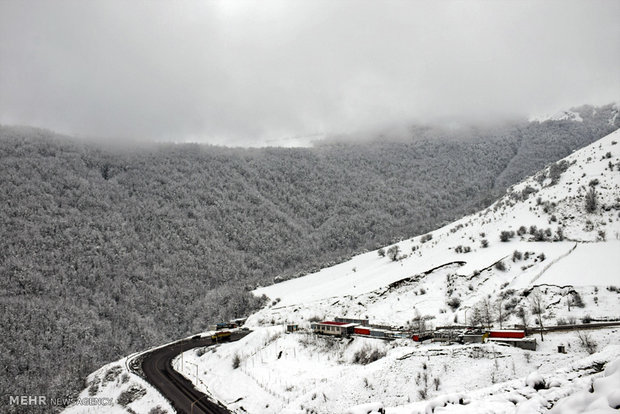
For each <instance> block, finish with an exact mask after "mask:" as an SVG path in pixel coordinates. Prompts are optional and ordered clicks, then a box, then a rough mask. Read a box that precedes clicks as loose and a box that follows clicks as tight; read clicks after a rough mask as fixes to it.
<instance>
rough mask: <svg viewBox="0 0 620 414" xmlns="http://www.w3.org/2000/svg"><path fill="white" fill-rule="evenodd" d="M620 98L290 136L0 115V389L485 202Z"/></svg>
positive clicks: (230, 309) (593, 131) (142, 344)
mask: <svg viewBox="0 0 620 414" xmlns="http://www.w3.org/2000/svg"><path fill="white" fill-rule="evenodd" d="M584 111H586V112H588V113H590V114H591V113H594V111H593V108H591V107H587V108H586V109H585V110H584ZM614 113H617V110H616V109H614V107H612V106H607V107H603V108H597V110H596V113H595V114H594V115H591V116H589V117H586V116H585V115H584V117H583V122H575V121H546V122H542V123H539V122H534V123H522V124H514V125H510V126H505V127H502V128H498V127H496V128H494V129H493V130H485V131H480V133H479V134H473V135H474V136H472V134H467V135H468V136H467V137H466V138H462V139H459V133H458V131H453V132H451V133H444V132H438V131H433V130H430V131H427V132H426V133H425V134H424V136H422V137H416V136H412V137H410V139H406V140H402V139H401V140H395V141H390V140H389V139H388V140H382V141H370V142H365V143H364V144H355V143H325V144H322V145H318V146H316V147H315V148H297V149H285V148H266V149H231V148H222V147H213V146H206V145H189V144H188V145H172V144H168V145H155V144H152V145H146V144H144V145H140V146H138V145H136V146H133V147H132V148H131V149H128V148H123V149H120V148H110V147H104V146H101V145H95V144H87V143H85V142H80V141H78V140H73V139H70V138H68V137H62V136H58V135H55V134H53V133H51V132H47V131H43V130H36V129H31V128H18V127H0V177H1V180H2V181H1V185H0V201H1V203H2V206H3V207H2V209H1V210H0V223H1V228H0V231H1V234H0V283H1V284H2V289H1V291H0V292H1V296H0V318H1V319H0V320H1V322H0V324H1V327H2V333H3V335H2V336H1V339H0V343H1V346H0V349H2V350H3V352H1V353H0V369H1V370H3V372H2V376H1V377H0V378H1V380H0V381H1V383H0V388H1V389H3V390H5V394H19V395H25V394H36V395H41V394H45V395H49V396H62V395H68V394H72V393H73V392H75V391H77V390H79V389H80V388H82V386H83V384H82V381H83V378H84V377H85V375H86V374H87V373H89V372H91V371H93V370H94V369H95V368H97V367H99V366H100V365H102V364H103V363H105V362H106V361H110V360H114V359H117V358H119V357H120V356H122V355H126V354H128V353H130V352H133V351H137V350H142V349H145V348H147V347H149V346H152V345H157V344H160V343H162V342H165V341H169V340H172V339H176V338H179V337H181V336H184V335H189V334H191V333H195V332H198V331H200V330H202V329H204V328H205V327H206V325H207V323H208V322H209V321H211V322H212V321H215V320H217V319H221V318H229V317H234V316H241V315H242V314H244V313H247V312H249V311H251V310H253V309H256V307H257V306H259V304H260V301H259V300H258V299H256V298H253V297H252V296H251V295H250V294H249V293H248V291H249V290H250V289H253V288H254V287H256V286H257V285H258V284H267V283H271V282H273V281H274V279H275V278H288V277H291V276H294V275H297V274H300V273H304V272H309V271H311V270H315V269H318V268H320V267H322V266H325V265H326V264H328V263H334V262H336V261H339V260H342V259H343V258H345V257H348V256H350V255H352V254H353V253H355V252H360V251H362V250H365V249H372V248H376V247H378V246H381V245H386V244H388V243H390V242H392V241H395V240H398V239H401V238H406V237H411V236H413V235H416V234H420V233H423V232H426V231H429V230H431V229H433V228H435V227H437V226H439V225H440V224H441V223H444V222H447V221H451V220H453V219H454V218H456V217H459V216H462V215H464V214H466V213H468V212H471V211H474V210H475V209H477V208H478V207H480V206H482V205H484V204H488V203H489V202H490V201H491V200H492V199H493V198H494V197H496V196H497V195H498V194H500V193H501V192H502V191H503V190H505V188H506V187H507V186H509V185H510V184H513V183H515V182H517V181H519V180H520V179H521V178H523V177H524V176H526V175H528V174H530V173H533V172H535V171H537V170H538V169H540V168H541V167H542V166H544V165H545V164H548V163H550V162H553V161H555V160H557V159H559V158H562V157H564V156H566V155H568V154H569V153H570V152H571V151H572V150H574V149H576V148H580V147H582V146H584V145H587V144H589V143H591V142H592V141H594V140H596V139H598V138H600V137H602V136H604V135H606V134H608V133H609V132H611V131H613V130H614V129H616V128H617V127H618V125H619V124H620V120H619V119H618V118H617V117H615V118H614ZM610 119H614V121H613V122H610ZM2 403H5V400H2ZM8 409H9V410H10V409H11V407H8Z"/></svg>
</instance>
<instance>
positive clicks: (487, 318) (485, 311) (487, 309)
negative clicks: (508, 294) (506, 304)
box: [480, 297, 493, 329]
mask: <svg viewBox="0 0 620 414" xmlns="http://www.w3.org/2000/svg"><path fill="white" fill-rule="evenodd" d="M480 311H481V313H482V321H483V322H484V324H485V325H486V326H487V328H488V329H491V325H492V324H493V304H492V303H491V299H489V297H486V298H484V299H483V300H482V305H481V308H480Z"/></svg>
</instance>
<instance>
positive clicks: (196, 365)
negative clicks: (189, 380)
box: [187, 361, 198, 386]
mask: <svg viewBox="0 0 620 414" xmlns="http://www.w3.org/2000/svg"><path fill="white" fill-rule="evenodd" d="M187 363H188V364H192V365H194V366H195V367H196V386H198V364H194V363H193V362H189V361H188V362H187Z"/></svg>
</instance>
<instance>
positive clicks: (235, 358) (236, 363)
mask: <svg viewBox="0 0 620 414" xmlns="http://www.w3.org/2000/svg"><path fill="white" fill-rule="evenodd" d="M239 365H241V357H240V356H239V354H235V355H234V356H233V359H232V367H233V369H237V368H239Z"/></svg>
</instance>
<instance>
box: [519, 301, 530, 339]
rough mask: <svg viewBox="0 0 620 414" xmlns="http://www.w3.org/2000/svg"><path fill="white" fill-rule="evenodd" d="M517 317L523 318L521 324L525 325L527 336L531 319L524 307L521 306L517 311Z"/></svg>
mask: <svg viewBox="0 0 620 414" xmlns="http://www.w3.org/2000/svg"><path fill="white" fill-rule="evenodd" d="M517 316H518V317H519V318H521V323H522V324H523V330H524V331H525V334H526V335H527V325H528V324H529V317H528V315H527V310H526V309H525V308H524V307H523V306H519V309H517Z"/></svg>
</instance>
